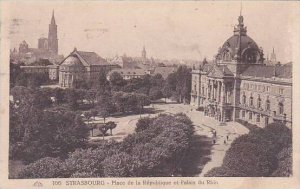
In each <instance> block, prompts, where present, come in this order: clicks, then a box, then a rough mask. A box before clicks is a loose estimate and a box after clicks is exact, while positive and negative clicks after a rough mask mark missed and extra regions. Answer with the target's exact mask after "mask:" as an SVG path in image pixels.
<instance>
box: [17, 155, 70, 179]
mask: <svg viewBox="0 0 300 189" xmlns="http://www.w3.org/2000/svg"><path fill="white" fill-rule="evenodd" d="M64 176H65V166H64V163H63V161H61V160H60V159H59V158H51V157H46V158H42V159H39V160H37V161H36V162H34V163H31V164H29V165H27V166H25V168H24V169H23V170H22V171H21V172H20V173H19V178H27V179H28V178H58V177H64Z"/></svg>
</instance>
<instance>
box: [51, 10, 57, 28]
mask: <svg viewBox="0 0 300 189" xmlns="http://www.w3.org/2000/svg"><path fill="white" fill-rule="evenodd" d="M51 24H52V25H56V23H55V17H54V10H52V18H51Z"/></svg>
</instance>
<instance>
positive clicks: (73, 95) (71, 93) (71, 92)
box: [65, 89, 79, 110]
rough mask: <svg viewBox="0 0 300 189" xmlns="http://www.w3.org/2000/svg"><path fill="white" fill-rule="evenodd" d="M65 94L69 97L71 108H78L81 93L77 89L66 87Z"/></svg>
mask: <svg viewBox="0 0 300 189" xmlns="http://www.w3.org/2000/svg"><path fill="white" fill-rule="evenodd" d="M65 95H66V98H67V102H68V106H69V107H70V108H71V110H77V108H78V102H77V101H78V99H79V95H78V93H77V92H76V90H75V89H65Z"/></svg>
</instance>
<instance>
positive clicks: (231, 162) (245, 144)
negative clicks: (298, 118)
mask: <svg viewBox="0 0 300 189" xmlns="http://www.w3.org/2000/svg"><path fill="white" fill-rule="evenodd" d="M291 134H292V133H291V130H290V129H288V128H287V127H285V126H284V125H280V124H277V123H274V124H270V125H268V126H267V127H265V128H264V129H260V128H259V129H253V130H250V132H249V134H247V135H243V136H241V137H239V138H237V139H236V140H235V141H233V143H232V144H231V147H230V148H229V150H228V151H227V152H226V155H225V157H224V160H223V164H222V166H221V167H218V168H215V169H212V170H211V171H209V172H208V173H207V174H206V175H205V176H230V177H234V176H239V177H244V176H247V177H261V176H265V177H266V176H289V175H291V174H292V171H291V170H292V169H291V167H292V155H291V149H289V147H290V146H291V143H292V141H291V139H292V135H291ZM288 149H289V150H288Z"/></svg>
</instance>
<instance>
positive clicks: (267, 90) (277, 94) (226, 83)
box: [191, 16, 292, 127]
mask: <svg viewBox="0 0 300 189" xmlns="http://www.w3.org/2000/svg"><path fill="white" fill-rule="evenodd" d="M191 105H193V106H196V107H201V109H203V111H204V114H205V115H207V116H210V117H214V118H215V119H217V120H219V121H220V122H226V121H236V120H237V119H241V120H245V121H248V122H250V123H253V124H256V125H258V126H261V127H264V126H266V125H267V124H269V123H271V122H277V121H279V122H283V123H286V124H287V125H288V126H289V127H291V124H292V110H291V108H292V64H286V65H272V66H267V65H266V64H265V63H264V54H263V50H262V48H259V47H258V45H257V44H256V42H255V41H254V40H253V39H251V38H250V37H249V36H248V35H247V28H246V27H245V26H244V20H243V16H239V18H238V25H237V26H235V27H234V34H233V36H232V37H230V38H229V39H228V40H226V41H225V43H224V44H223V46H222V47H221V48H220V49H219V51H218V54H217V56H216V59H215V61H214V63H207V62H203V63H202V65H200V66H199V67H198V68H197V69H194V70H193V71H192V91H191Z"/></svg>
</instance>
